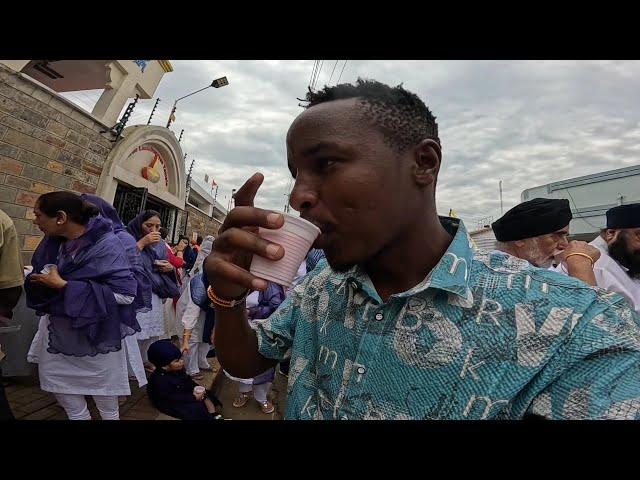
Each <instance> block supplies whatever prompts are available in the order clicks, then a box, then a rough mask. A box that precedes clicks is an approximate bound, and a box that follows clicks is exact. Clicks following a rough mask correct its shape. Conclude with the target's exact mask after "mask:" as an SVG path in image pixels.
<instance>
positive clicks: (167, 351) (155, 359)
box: [147, 339, 182, 368]
mask: <svg viewBox="0 0 640 480" xmlns="http://www.w3.org/2000/svg"><path fill="white" fill-rule="evenodd" d="M147 356H148V357H149V361H150V362H151V363H153V364H154V365H155V366H156V368H162V367H166V366H167V365H169V364H170V363H171V362H173V361H174V360H180V358H182V352H180V349H179V348H178V347H176V346H175V345H174V344H173V343H172V342H171V340H166V339H165V340H158V341H157V342H153V343H152V344H151V346H150V347H149V350H148V351H147Z"/></svg>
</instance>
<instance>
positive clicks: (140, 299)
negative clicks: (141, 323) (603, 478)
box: [80, 193, 151, 312]
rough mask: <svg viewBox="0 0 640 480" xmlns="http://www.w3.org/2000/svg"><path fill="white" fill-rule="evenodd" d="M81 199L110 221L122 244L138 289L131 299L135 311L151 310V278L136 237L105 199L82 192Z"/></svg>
mask: <svg viewBox="0 0 640 480" xmlns="http://www.w3.org/2000/svg"><path fill="white" fill-rule="evenodd" d="M80 197H81V198H82V199H83V200H86V201H87V202H90V203H92V204H93V205H95V206H96V207H97V208H98V210H100V214H101V215H102V216H103V217H104V218H106V219H108V220H110V221H111V225H112V227H113V233H115V234H116V237H118V238H119V239H120V241H121V242H122V246H123V247H124V250H125V252H126V254H127V259H128V260H129V263H130V264H131V270H132V271H133V274H134V276H135V277H136V281H137V282H138V291H137V293H136V298H135V300H134V301H133V304H132V306H133V308H134V310H135V311H136V312H148V311H150V310H151V279H149V275H148V274H147V271H146V269H145V268H144V265H143V263H142V257H141V256H140V250H138V245H137V243H136V239H135V238H133V236H132V235H131V234H130V233H129V232H128V231H127V228H126V227H125V226H124V224H123V223H122V220H120V217H119V216H118V213H117V212H116V209H115V208H113V206H112V205H111V204H110V203H109V202H107V201H106V200H104V199H102V198H100V197H98V196H96V195H90V194H87V193H84V194H82V195H80Z"/></svg>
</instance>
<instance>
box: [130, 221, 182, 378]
mask: <svg viewBox="0 0 640 480" xmlns="http://www.w3.org/2000/svg"><path fill="white" fill-rule="evenodd" d="M160 227H162V224H161V221H160V214H159V213H158V212H156V211H154V210H145V211H144V212H142V213H141V214H139V215H138V216H137V217H135V218H134V219H133V220H131V221H130V222H129V223H128V225H127V230H128V231H129V233H130V234H131V235H132V236H133V238H135V239H136V242H137V246H138V250H139V251H140V257H141V259H142V266H143V267H144V270H145V271H146V273H147V275H148V276H149V279H150V280H151V291H152V293H151V310H150V311H148V312H140V313H138V317H137V318H138V323H139V324H140V328H141V331H140V332H139V333H138V334H137V335H136V337H137V339H138V345H139V346H140V354H141V355H142V359H143V360H144V362H145V368H147V369H148V370H150V371H152V370H153V369H154V368H155V367H153V365H151V363H149V359H148V356H147V350H148V349H149V346H150V345H151V344H152V343H153V342H155V341H157V340H158V339H160V338H163V337H165V336H166V332H165V328H164V307H163V305H162V303H163V299H166V298H174V297H178V296H180V290H179V289H178V278H177V276H176V272H175V270H174V268H173V265H171V264H170V263H169V261H168V259H167V247H166V245H165V243H164V241H163V240H162V238H161V236H160Z"/></svg>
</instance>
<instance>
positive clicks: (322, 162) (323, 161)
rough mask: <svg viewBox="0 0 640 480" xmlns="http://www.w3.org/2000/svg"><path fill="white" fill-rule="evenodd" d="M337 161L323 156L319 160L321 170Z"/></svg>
mask: <svg viewBox="0 0 640 480" xmlns="http://www.w3.org/2000/svg"><path fill="white" fill-rule="evenodd" d="M335 163H336V161H335V159H333V158H321V159H320V160H318V166H319V167H320V169H321V170H325V169H327V168H329V167H330V166H332V165H333V164H335Z"/></svg>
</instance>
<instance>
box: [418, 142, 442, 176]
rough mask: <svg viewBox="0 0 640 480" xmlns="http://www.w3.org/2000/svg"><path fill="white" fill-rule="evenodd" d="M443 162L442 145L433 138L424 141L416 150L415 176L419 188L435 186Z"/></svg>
mask: <svg viewBox="0 0 640 480" xmlns="http://www.w3.org/2000/svg"><path fill="white" fill-rule="evenodd" d="M441 160H442V151H441V149H440V144H438V142H436V141H435V140H433V139H431V138H427V139H425V140H422V141H421V142H420V143H419V144H418V145H417V146H416V147H415V148H414V165H413V175H414V179H415V181H416V183H417V184H418V185H419V186H421V187H426V186H429V185H431V184H433V185H434V186H435V183H436V179H437V178H438V172H439V171H440V162H441Z"/></svg>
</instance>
